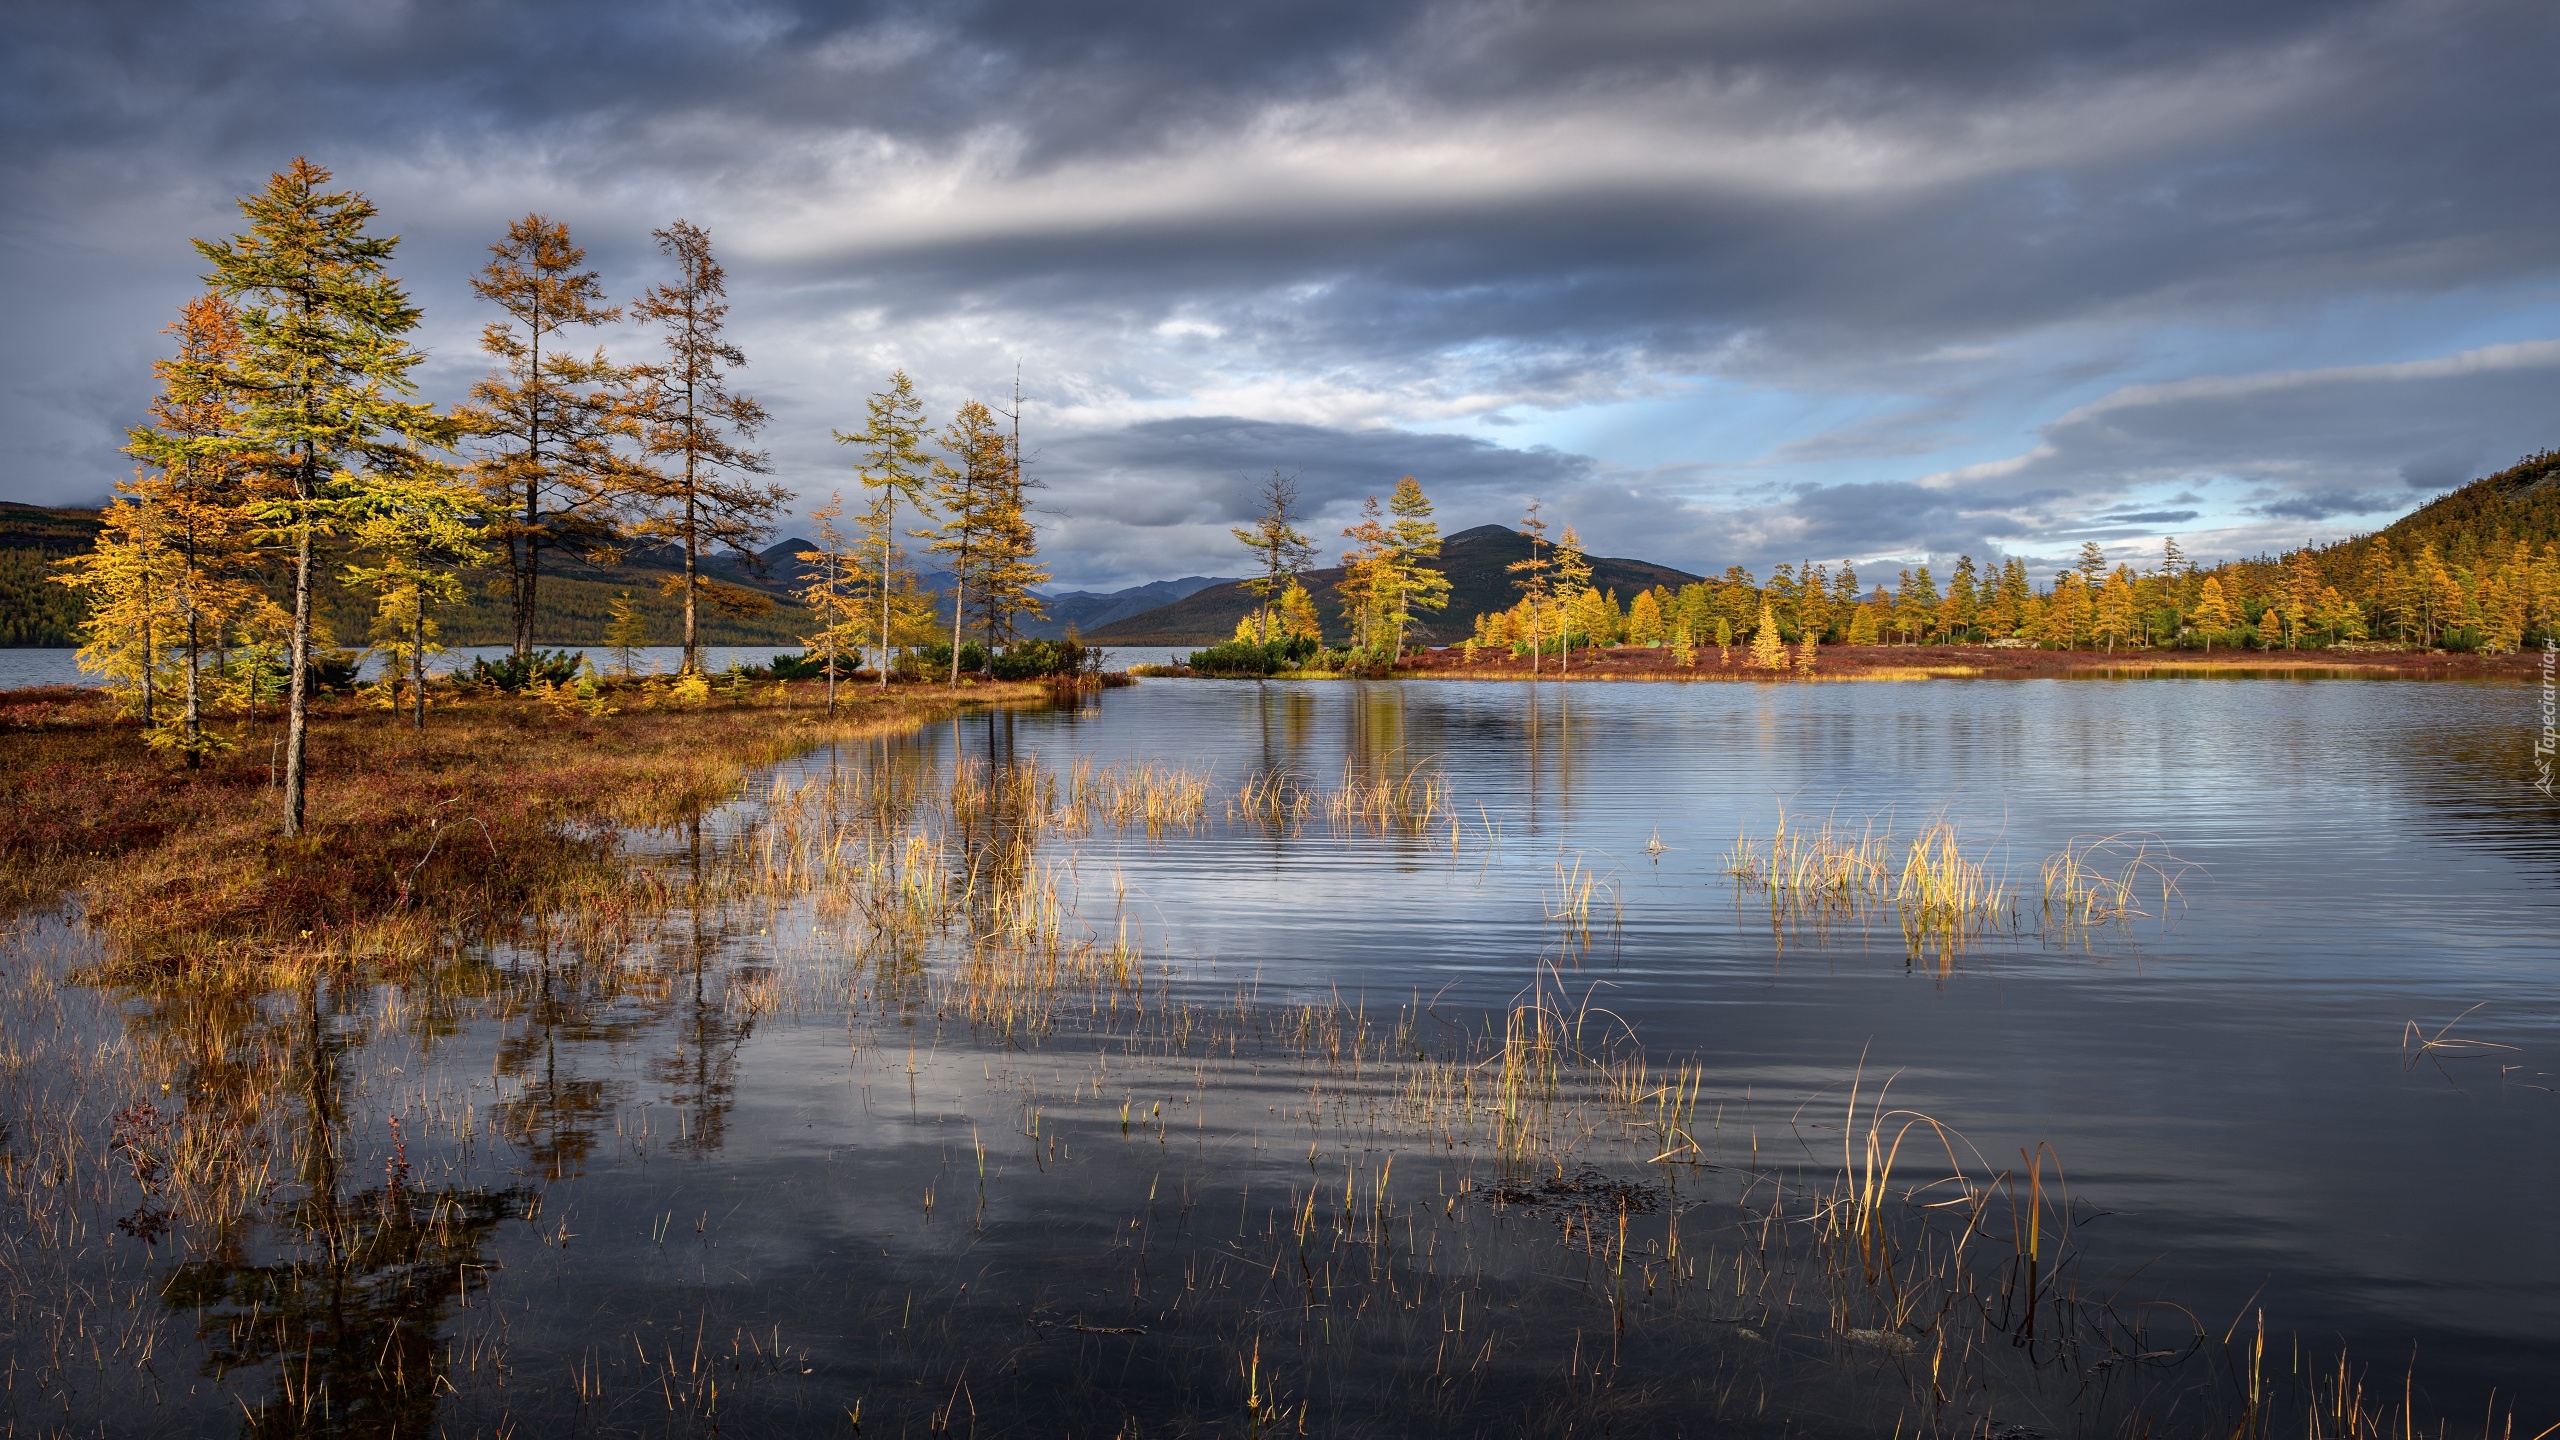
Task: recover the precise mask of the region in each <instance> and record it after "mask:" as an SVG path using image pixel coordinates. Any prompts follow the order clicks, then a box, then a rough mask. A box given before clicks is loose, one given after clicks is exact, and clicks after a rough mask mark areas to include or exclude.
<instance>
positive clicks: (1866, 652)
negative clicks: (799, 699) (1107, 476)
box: [1154, 645, 2543, 684]
mask: <svg viewBox="0 0 2560 1440" xmlns="http://www.w3.org/2000/svg"><path fill="white" fill-rule="evenodd" d="M1696 660H1697V663H1696V664H1695V665H1692V666H1689V667H1687V668H1683V667H1680V666H1677V665H1674V664H1672V663H1671V652H1670V651H1669V650H1668V649H1655V648H1650V647H1647V648H1638V647H1635V646H1626V647H1623V648H1620V649H1615V650H1600V651H1591V652H1583V651H1577V652H1575V655H1574V657H1573V662H1572V667H1571V668H1570V669H1569V670H1565V671H1564V672H1562V673H1558V669H1557V667H1556V666H1555V665H1553V664H1547V665H1543V666H1541V667H1540V669H1539V671H1538V672H1537V673H1536V674H1532V673H1530V671H1529V668H1528V667H1527V665H1525V664H1523V663H1522V662H1521V661H1519V660H1518V659H1516V658H1515V657H1512V656H1509V655H1505V656H1502V657H1500V658H1498V659H1496V658H1492V657H1487V658H1483V659H1479V660H1477V661H1475V662H1473V663H1469V662H1468V661H1467V660H1466V659H1465V658H1464V656H1463V654H1462V653H1461V652H1460V651H1458V650H1456V649H1455V648H1451V649H1447V650H1430V651H1424V652H1420V653H1419V654H1416V655H1412V656H1408V657H1406V660H1405V662H1404V663H1403V664H1402V665H1399V666H1397V667H1396V668H1395V670H1394V671H1393V672H1391V673H1380V674H1378V675H1375V676H1363V675H1360V674H1358V673H1356V672H1344V671H1287V672H1283V673H1281V674H1277V675H1272V676H1269V677H1266V678H1269V679H1274V680H1283V679H1287V680H1338V679H1372V678H1373V679H1382V680H1385V679H1392V680H1459V681H1467V680H1476V681H1496V680H1533V681H1563V682H1570V683H1580V682H1586V681H1617V682H1625V683H1635V684H1698V683H1716V682H1757V683H1763V684H1774V683H1780V682H1797V681H1812V682H1815V683H1821V682H1839V681H1887V680H2075V679H2076V680H2140V679H2163V680H2205V679H2232V680H2280V679H2301V680H2430V681H2434V680H2491V681H2506V680H2512V681H2525V680H2532V679H2538V678H2539V677H2540V675H2541V673H2542V672H2541V667H2542V660H2543V657H2542V654H2541V652H2539V651H2537V650H2531V649H2527V650H2519V651H2516V652H2515V653H2513V654H2508V655H2469V654H2460V653H2456V652H2453V651H2443V650H2435V651H2428V650H2350V651H2330V650H2287V651H2278V652H2268V651H2263V650H2244V651H2240V652H2237V653H2232V654H2225V653H2222V652H2216V653H2215V654H2213V655H2210V656H2207V655H2205V654H2204V653H2202V652H2200V651H2189V650H2174V651H2160V650H2127V651H2119V652H2117V653H2115V654H2112V655H2110V654H2108V653H2107V652H2105V651H2092V650H2027V649H2009V648H2001V647H1993V646H1988V645H1832V646H1825V647H1823V648H1822V649H1820V650H1819V651H1817V652H1816V656H1815V666H1814V671H1813V673H1812V674H1811V675H1804V674H1801V673H1799V672H1797V671H1796V670H1795V669H1793V668H1792V666H1793V664H1794V660H1795V652H1794V651H1793V650H1792V649H1791V650H1789V651H1788V662H1789V665H1790V668H1789V669H1787V670H1783V671H1781V670H1757V669H1753V668H1751V666H1750V665H1749V653H1748V652H1747V651H1746V650H1744V649H1743V648H1742V647H1740V646H1735V647H1733V648H1732V650H1731V651H1730V652H1729V653H1728V655H1727V656H1726V657H1725V659H1724V660H1723V662H1722V663H1719V660H1718V656H1717V654H1716V651H1715V648H1714V647H1713V646H1709V647H1706V648H1704V649H1701V650H1700V651H1698V652H1697V655H1696ZM1154 673H1155V674H1157V675H1159V676H1166V677H1167V678H1185V679H1210V678H1221V677H1211V676H1201V675H1196V674H1193V673H1189V672H1183V673H1181V674H1180V675H1178V676H1175V675H1173V674H1172V673H1171V672H1166V671H1164V670H1162V669H1160V668H1157V669H1155V670H1154ZM1224 678H1239V679H1250V678H1253V677H1250V676H1238V677H1224Z"/></svg>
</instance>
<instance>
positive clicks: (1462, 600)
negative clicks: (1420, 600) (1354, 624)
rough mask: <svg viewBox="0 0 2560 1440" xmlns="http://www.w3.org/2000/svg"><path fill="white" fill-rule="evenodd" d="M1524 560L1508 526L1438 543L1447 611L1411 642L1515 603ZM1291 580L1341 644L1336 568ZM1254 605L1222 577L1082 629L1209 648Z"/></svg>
mask: <svg viewBox="0 0 2560 1440" xmlns="http://www.w3.org/2000/svg"><path fill="white" fill-rule="evenodd" d="M1528 558H1529V537H1528V536H1527V535H1526V534H1524V533H1522V532H1521V531H1518V530H1514V529H1512V528H1511V527H1510V526H1508V525H1478V526H1476V527H1475V528H1474V529H1472V530H1461V531H1459V532H1458V533H1457V534H1455V535H1452V536H1450V537H1448V538H1447V539H1445V540H1443V541H1441V542H1440V570H1441V573H1442V574H1444V575H1446V576H1448V577H1449V606H1448V608H1447V609H1445V610H1441V611H1438V612H1436V613H1433V614H1430V615H1427V616H1424V617H1422V619H1421V620H1420V622H1419V623H1418V624H1417V625H1416V626H1415V633H1414V635H1413V637H1412V638H1413V639H1415V640H1417V641H1421V642H1423V643H1427V644H1434V645H1448V644H1453V643H1455V642H1457V641H1459V640H1462V639H1465V638H1466V636H1467V635H1468V633H1469V632H1470V630H1471V629H1472V628H1473V626H1474V623H1475V617H1476V616H1478V615H1481V614H1484V613H1485V612H1487V611H1492V610H1507V609H1509V608H1511V606H1512V605H1513V604H1515V603H1517V602H1518V600H1519V598H1520V591H1519V588H1518V586H1517V585H1516V584H1515V583H1514V577H1513V576H1512V574H1511V572H1510V569H1509V567H1510V566H1511V564H1512V563H1513V562H1515V561H1520V560H1526V559H1528ZM1298 578H1299V579H1300V580H1301V581H1302V582H1303V583H1304V584H1305V585H1306V587H1307V591H1308V593H1309V594H1311V595H1313V596H1314V597H1315V602H1316V610H1317V613H1319V614H1321V615H1322V616H1323V617H1324V633H1325V639H1326V640H1327V641H1330V642H1333V643H1337V644H1338V643H1340V642H1342V641H1344V640H1347V639H1349V638H1350V630H1349V627H1348V626H1347V625H1346V624H1345V623H1344V621H1343V620H1342V617H1341V616H1340V615H1339V614H1338V613H1337V612H1338V611H1339V610H1340V609H1341V601H1340V598H1339V596H1338V595H1337V594H1336V591H1337V589H1338V587H1339V586H1340V585H1341V583H1342V567H1340V566H1338V565H1336V566H1330V567H1328V568H1326V569H1322V570H1310V571H1307V572H1306V573H1305V574H1303V575H1301V576H1299V577H1298ZM1697 579H1698V577H1697V576H1695V575H1692V574H1690V573H1689V572H1687V571H1685V570H1674V569H1672V568H1671V567H1670V566H1668V565H1656V564H1654V563H1653V562H1652V561H1649V560H1626V559H1620V558H1617V557H1614V556H1604V555H1594V556H1592V557H1591V583H1592V584H1593V585H1595V586H1597V587H1599V588H1600V589H1602V590H1614V591H1616V592H1617V595H1618V599H1619V601H1620V602H1621V603H1624V602H1625V601H1626V600H1627V599H1628V598H1629V597H1631V596H1633V595H1634V594H1635V592H1636V591H1638V590H1649V589H1651V588H1652V587H1654V586H1656V585H1668V586H1670V587H1671V588H1673V589H1675V590H1676V589H1678V588H1680V587H1681V586H1683V585H1687V584H1690V583H1692V582H1694V581H1696V580H1697ZM1260 603H1261V602H1260V601H1258V600H1257V599H1255V598H1254V595H1253V593H1252V592H1251V591H1249V590H1247V589H1245V588H1244V582H1243V581H1241V580H1224V581H1220V582H1218V583H1217V584H1214V585H1208V586H1204V587H1202V588H1201V589H1199V590H1197V591H1195V592H1193V593H1191V594H1189V595H1186V596H1184V597H1182V598H1181V599H1179V600H1176V601H1174V602H1173V603H1171V604H1167V605H1159V606H1157V607H1155V608H1154V609H1151V610H1146V611H1143V612H1141V613H1138V614H1135V615H1131V616H1128V617H1127V618H1125V619H1121V620H1116V621H1113V622H1111V623H1109V624H1106V625H1102V626H1099V627H1097V628H1095V629H1093V630H1090V631H1087V632H1086V634H1085V638H1086V639H1088V640H1091V641H1093V642H1095V643H1096V644H1101V645H1111V646H1144V645H1212V644H1216V643H1217V642H1219V641H1221V640H1225V639H1227V638H1229V637H1231V636H1233V635H1234V634H1235V630H1236V622H1237V621H1239V620H1242V619H1243V618H1244V617H1245V616H1246V615H1249V614H1251V613H1252V612H1253V610H1254V608H1255V607H1256V606H1257V605H1259V604H1260Z"/></svg>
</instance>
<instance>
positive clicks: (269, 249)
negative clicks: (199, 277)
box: [187, 159, 454, 835]
mask: <svg viewBox="0 0 2560 1440" xmlns="http://www.w3.org/2000/svg"><path fill="white" fill-rule="evenodd" d="M329 179H330V176H329V172H328V171H327V170H324V169H322V168H321V167H319V166H317V165H314V164H312V163H311V162H310V161H308V160H302V159H297V160H295V161H294V162H293V164H292V165H291V166H290V167H289V168H287V169H286V170H284V171H282V172H280V173H279V174H277V175H276V176H275V177H274V178H272V179H270V180H269V181H268V182H267V186H266V188H265V189H263V190H261V191H259V192H258V193H257V194H255V195H251V196H249V197H247V198H245V199H243V200H242V201H241V202H240V210H241V213H242V214H243V215H244V216H245V217H247V219H248V221H249V228H248V229H247V230H245V231H243V232H242V233H240V234H239V235H236V236H234V237H232V238H231V239H229V240H225V241H221V242H218V243H217V242H211V241H202V240H199V241H197V242H196V249H197V250H198V252H199V253H201V254H202V255H203V256H204V257H205V259H207V260H208V261H210V262H212V265H213V273H212V275H210V276H208V277H207V279H208V281H209V282H210V283H211V284H212V285H213V287H214V288H215V289H217V290H219V291H221V292H222V293H223V294H224V295H226V296H229V297H231V298H232V299H233V300H234V302H235V303H237V304H238V305H239V313H240V329H241V342H242V343H241V346H240V350H239V352H238V355H237V358H236V359H235V360H234V361H233V362H232V363H230V364H229V365H227V366H223V367H220V368H221V373H220V374H219V375H218V376H208V379H209V380H212V381H214V383H219V384H220V385H222V386H223V387H225V388H227V389H230V390H232V391H234V392H235V393H237V394H238V395H239V396H240V397H241V404H240V410H239V423H238V424H237V426H236V427H235V428H234V429H233V430H232V431H231V432H230V433H227V434H224V435H220V436H215V437H209V438H206V439H204V440H202V441H200V442H194V443H191V444H190V445H189V446H188V447H187V448H188V449H189V450H191V451H200V452H201V453H205V454H208V455H220V456H223V457H226V458H227V459H229V460H231V461H232V462H234V463H239V464H246V465H251V466H255V467H258V468H262V469H264V470H266V471H268V472H269V473H270V474H272V475H274V476H277V477H279V478H280V479H281V480H282V481H283V482H284V485H285V488H286V490H287V491H288V493H287V495H286V496H284V497H280V498H279V500H278V501H277V502H276V503H275V504H274V505H272V506H270V507H269V508H268V512H267V513H268V517H269V523H270V526H271V528H272V531H273V533H275V534H276V535H278V536H279V537H281V538H282V539H283V540H284V541H285V542H286V543H288V544H290V545H291V546H292V547H293V620H292V632H291V639H290V642H289V658H288V661H287V664H288V665H289V666H290V671H291V674H290V681H289V683H290V686H291V688H290V689H289V690H288V692H287V701H286V704H287V713H286V723H285V757H284V761H285V763H284V772H285V773H284V825H285V833H286V834H287V835H300V834H301V833H302V828H303V809H304V804H303V801H304V780H305V774H304V769H305V757H306V752H307V749H308V743H309V733H310V692H311V622H312V615H311V610H312V599H313V581H314V576H315V574H316V570H315V562H316V551H317V547H318V545H319V543H320V541H321V540H322V539H323V538H324V537H326V536H327V535H328V534H329V533H330V532H331V528H332V523H333V521H334V520H335V518H336V516H337V515H338V514H339V513H340V512H341V511H342V510H343V509H344V508H345V506H346V504H347V502H349V501H351V500H354V499H357V498H359V497H360V496H361V495H362V494H363V492H364V491H365V489H366V487H367V486H368V484H370V483H372V482H373V481H374V480H376V479H378V478H380V477H384V476H398V475H402V474H405V473H408V472H409V471H411V470H413V469H415V468H416V467H417V466H418V465H419V464H420V463H421V462H422V460H423V458H424V457H423V455H422V453H421V452H422V450H423V449H424V448H425V447H431V446H443V445H447V444H449V443H451V441H452V439H453V436H454V427H453V425H452V423H451V422H450V421H448V420H446V419H445V418H443V417H442V416H440V415H438V414H437V413H436V412H435V410H434V409H433V408H432V407H430V406H427V405H423V404H419V403H417V402H415V401H411V400H408V399H405V398H403V397H405V396H408V395H410V394H412V393H414V392H415V389H416V387H415V385H414V384H413V383H412V382H411V381H410V378H409V374H410V372H411V371H412V370H414V369H416V368H417V366H418V364H419V362H420V361H422V360H424V359H425V358H426V357H425V356H424V355H423V354H422V353H421V352H419V351H418V350H417V349H415V348H414V347H412V346H411V345H410V343H409V341H408V338H407V337H408V334H409V332H410V331H412V330H414V329H416V328H417V324H418V310H417V307H416V306H414V305H411V304H410V303H409V297H408V295H407V294H406V292H404V291H403V290H402V289H401V286H400V282H399V281H398V280H396V279H394V278H392V277H391V275H390V274H389V273H388V272H387V271H386V270H385V268H384V266H385V265H386V263H387V262H388V261H389V260H390V258H391V253H392V250H393V248H394V247H395V246H396V245H397V244H398V243H399V242H398V240H397V239H396V238H394V237H390V236H378V235H373V234H369V233H367V231H366V228H365V227H366V225H367V223H368V222H370V221H371V220H372V219H373V218H374V215H375V210H374V207H373V205H372V203H371V202H369V201H367V200H366V199H365V198H364V197H363V196H362V195H359V194H357V193H355V192H354V191H351V190H338V191H332V190H329V189H327V188H326V187H327V186H328V184H329Z"/></svg>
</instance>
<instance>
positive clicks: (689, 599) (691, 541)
mask: <svg viewBox="0 0 2560 1440" xmlns="http://www.w3.org/2000/svg"><path fill="white" fill-rule="evenodd" d="M699 544H700V542H699V541H698V540H697V539H696V538H695V536H694V514H693V457H692V456H690V455H688V456H686V457H685V462H684V664H683V665H682V666H680V667H679V668H680V669H681V670H682V672H683V673H685V674H687V675H690V674H692V673H693V672H694V670H695V668H696V665H695V660H694V638H693V583H694V563H693V557H694V551H695V550H696V549H697V548H698V547H699Z"/></svg>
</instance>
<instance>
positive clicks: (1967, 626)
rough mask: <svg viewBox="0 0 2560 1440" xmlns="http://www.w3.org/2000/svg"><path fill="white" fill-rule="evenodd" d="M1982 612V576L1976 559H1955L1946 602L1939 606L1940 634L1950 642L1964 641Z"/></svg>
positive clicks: (1948, 580)
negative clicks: (1975, 565) (1976, 616)
mask: <svg viewBox="0 0 2560 1440" xmlns="http://www.w3.org/2000/svg"><path fill="white" fill-rule="evenodd" d="M1980 608H1981V595H1980V573H1979V572H1978V571H1976V570H1975V569H1974V566H1973V557H1972V556H1970V555H1960V556H1958V557H1956V569H1955V573H1954V574H1953V575H1950V576H1948V577H1947V594H1946V598H1945V599H1943V600H1940V601H1939V602H1938V631H1939V633H1940V634H1942V635H1944V636H1945V637H1946V638H1947V639H1949V640H1956V639H1960V638H1963V637H1964V636H1965V635H1966V634H1967V632H1969V631H1971V630H1972V629H1973V624H1974V617H1975V615H1976V613H1977V612H1978V611H1979V610H1980Z"/></svg>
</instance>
